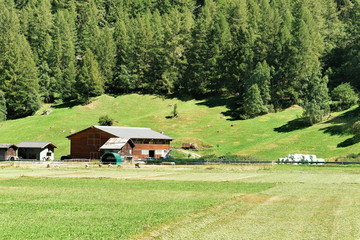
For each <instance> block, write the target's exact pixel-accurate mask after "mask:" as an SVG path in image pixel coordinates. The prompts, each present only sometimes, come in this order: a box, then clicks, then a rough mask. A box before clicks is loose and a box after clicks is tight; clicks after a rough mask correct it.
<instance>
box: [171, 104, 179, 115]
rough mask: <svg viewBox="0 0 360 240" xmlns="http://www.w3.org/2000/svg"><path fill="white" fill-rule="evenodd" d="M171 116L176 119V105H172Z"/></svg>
mask: <svg viewBox="0 0 360 240" xmlns="http://www.w3.org/2000/svg"><path fill="white" fill-rule="evenodd" d="M171 115H172V117H173V118H177V117H178V115H179V113H178V111H177V104H175V105H174V109H173V110H172V112H171Z"/></svg>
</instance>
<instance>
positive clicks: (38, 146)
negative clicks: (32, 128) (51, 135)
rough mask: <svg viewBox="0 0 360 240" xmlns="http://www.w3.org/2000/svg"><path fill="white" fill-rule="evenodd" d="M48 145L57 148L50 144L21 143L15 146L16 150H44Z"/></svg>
mask: <svg viewBox="0 0 360 240" xmlns="http://www.w3.org/2000/svg"><path fill="white" fill-rule="evenodd" d="M48 145H51V146H52V147H54V148H57V146H55V145H54V144H53V143H52V142H21V143H19V144H18V145H17V146H18V148H45V147H47V146H48Z"/></svg>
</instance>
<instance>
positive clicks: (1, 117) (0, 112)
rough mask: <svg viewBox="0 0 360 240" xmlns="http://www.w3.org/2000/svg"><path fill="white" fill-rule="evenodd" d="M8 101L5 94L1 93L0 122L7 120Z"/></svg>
mask: <svg viewBox="0 0 360 240" xmlns="http://www.w3.org/2000/svg"><path fill="white" fill-rule="evenodd" d="M6 115H7V111H6V99H5V93H4V92H3V91H0V122H1V121H5V120H6Z"/></svg>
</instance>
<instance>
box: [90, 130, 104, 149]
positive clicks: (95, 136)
mask: <svg viewBox="0 0 360 240" xmlns="http://www.w3.org/2000/svg"><path fill="white" fill-rule="evenodd" d="M87 144H88V145H93V146H99V145H101V135H100V133H95V132H93V133H88V136H87Z"/></svg>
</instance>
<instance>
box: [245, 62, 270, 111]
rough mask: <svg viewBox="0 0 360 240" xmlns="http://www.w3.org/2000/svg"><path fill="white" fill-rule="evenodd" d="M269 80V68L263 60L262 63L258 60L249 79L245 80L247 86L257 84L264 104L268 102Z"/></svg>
mask: <svg viewBox="0 0 360 240" xmlns="http://www.w3.org/2000/svg"><path fill="white" fill-rule="evenodd" d="M270 81H271V68H270V66H269V65H268V64H267V63H266V61H264V62H263V63H261V62H259V63H258V64H257V65H256V68H255V69H254V71H253V72H252V75H251V76H250V79H249V80H248V81H246V85H247V86H251V85H253V84H257V86H258V88H259V91H260V95H261V98H262V101H263V103H264V104H265V105H268V104H270V101H271V96H270Z"/></svg>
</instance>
